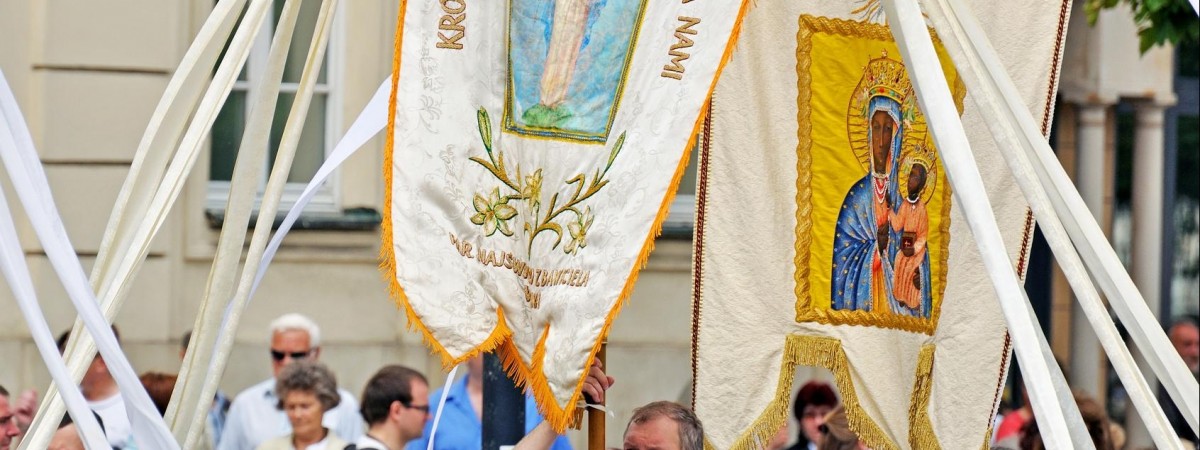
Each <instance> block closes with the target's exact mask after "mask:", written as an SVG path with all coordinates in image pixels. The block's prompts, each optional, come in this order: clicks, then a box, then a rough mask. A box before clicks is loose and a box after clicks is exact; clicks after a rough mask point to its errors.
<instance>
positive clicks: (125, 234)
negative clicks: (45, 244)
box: [21, 0, 270, 450]
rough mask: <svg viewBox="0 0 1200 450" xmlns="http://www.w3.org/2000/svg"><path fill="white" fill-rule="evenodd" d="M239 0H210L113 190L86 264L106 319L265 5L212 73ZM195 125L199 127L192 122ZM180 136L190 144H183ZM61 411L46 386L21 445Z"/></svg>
mask: <svg viewBox="0 0 1200 450" xmlns="http://www.w3.org/2000/svg"><path fill="white" fill-rule="evenodd" d="M245 1H246V0H222V1H221V2H219V3H218V4H217V5H216V7H215V8H214V10H213V14H212V15H210V16H209V19H208V21H207V22H206V23H205V25H204V27H203V28H202V29H201V32H200V35H199V36H197V38H196V41H195V42H193V44H192V46H191V47H190V48H189V49H188V52H187V54H186V55H185V57H184V60H183V62H181V63H180V67H179V70H177V71H176V73H175V75H174V76H173V77H172V79H171V81H170V82H169V83H168V86H167V91H166V92H165V93H164V94H163V98H162V99H161V100H160V101H159V105H158V107H157V109H156V110H155V113H154V115H153V116H152V118H151V121H150V124H149V126H148V127H147V130H146V134H145V135H144V136H143V138H142V141H141V143H140V144H139V147H138V151H137V153H136V154H135V156H134V160H133V164H132V165H131V167H130V176H129V178H127V180H126V183H125V185H124V186H122V189H121V192H120V194H119V195H118V198H117V202H116V205H115V206H114V211H113V214H112V217H111V218H110V220H109V226H108V229H106V231H105V235H104V240H103V241H102V242H101V247H100V252H99V254H98V255H97V261H96V265H95V267H94V268H93V274H92V275H93V276H92V281H93V284H92V289H94V290H95V292H97V293H98V295H97V297H98V298H99V300H100V307H101V309H102V311H103V313H104V315H105V317H106V318H108V320H111V319H112V318H113V317H114V316H115V315H116V313H117V310H119V309H120V306H121V300H122V299H123V298H124V294H125V292H126V290H127V287H128V286H127V284H128V282H129V280H131V279H132V278H133V276H134V275H135V274H136V273H137V271H138V269H140V267H141V264H142V262H143V261H144V257H145V254H146V252H147V251H148V249H149V243H150V240H151V239H153V238H154V235H155V234H156V233H157V231H158V229H159V228H160V227H161V225H162V221H163V219H164V218H165V217H166V214H167V209H168V208H169V206H170V204H171V203H173V201H174V199H175V198H176V196H177V195H178V190H179V188H180V187H181V186H182V182H183V179H184V178H186V175H187V172H188V169H190V168H191V163H192V162H194V160H195V157H196V156H197V155H198V153H197V152H198V149H199V145H200V143H201V140H202V139H203V138H204V137H205V136H207V130H208V129H209V128H210V127H211V125H212V120H213V119H215V115H216V111H217V110H219V109H220V107H221V106H222V104H223V102H224V99H225V98H226V97H227V96H228V93H229V90H230V89H231V88H232V86H233V83H234V81H236V76H237V73H238V72H239V71H240V70H241V67H242V64H243V63H244V62H245V59H246V56H247V55H248V48H249V45H250V43H251V42H252V41H253V37H254V33H257V31H258V30H259V29H260V28H261V26H260V25H261V22H262V19H263V17H265V15H264V14H265V12H266V8H267V7H268V6H270V0H254V4H255V7H252V8H250V10H249V11H247V13H246V14H245V16H244V20H243V21H242V24H241V27H240V28H239V30H238V33H237V34H236V35H235V36H234V38H233V40H232V42H231V43H230V45H229V47H228V53H227V54H226V58H225V60H224V61H223V62H222V63H221V65H220V67H219V68H218V70H217V72H216V74H215V75H212V74H211V72H210V71H211V67H212V62H213V61H215V59H216V57H217V54H218V53H219V51H220V50H221V48H222V47H223V45H224V42H225V38H226V37H227V36H228V34H229V29H230V28H231V27H232V26H233V23H234V21H236V20H237V18H238V16H239V14H238V12H239V11H240V10H241V6H242V5H243V4H244V3H245ZM206 64H207V65H206ZM210 76H211V77H212V79H213V83H212V85H211V86H210V88H209V89H208V90H207V91H206V92H205V93H204V96H203V100H202V101H201V104H200V107H199V109H197V110H196V111H194V113H195V114H194V115H195V117H196V120H195V122H193V124H192V126H191V127H190V128H189V129H188V133H187V135H188V137H189V138H187V139H185V145H183V146H182V147H183V148H184V150H183V151H182V152H181V154H180V155H176V157H175V158H174V159H175V162H173V163H172V164H171V169H172V170H171V172H169V173H168V174H167V176H166V178H165V179H164V178H163V176H162V170H163V166H165V165H166V164H167V160H168V159H171V152H170V150H172V149H173V148H174V145H175V143H176V141H177V140H178V139H179V136H180V133H181V132H182V130H183V126H184V124H186V123H187V120H188V118H189V116H192V115H193V108H192V106H193V105H194V104H195V101H196V100H197V99H198V98H199V97H200V92H201V91H202V90H203V89H201V88H202V87H203V85H204V83H205V82H206V81H207V80H208V78H209V77H210ZM204 122H207V124H204ZM200 127H202V128H203V130H196V129H197V128H200ZM187 142H191V143H192V145H190V146H189V145H186V143H187ZM160 180H161V183H160ZM160 185H161V186H160ZM172 186H173V188H172ZM81 327H82V324H81V323H80V322H78V321H77V322H76V325H75V328H74V331H75V332H73V333H72V334H71V339H70V340H69V341H68V343H67V346H66V349H65V351H64V355H65V357H66V359H67V366H68V368H69V370H71V374H72V376H74V377H75V379H81V378H82V377H83V373H84V371H85V370H86V369H87V366H88V364H89V363H90V361H91V359H92V356H93V355H94V354H95V351H96V350H95V344H94V342H93V341H92V337H91V336H90V335H88V334H86V333H80V332H78V331H79V330H81V329H82V328H81ZM62 413H63V404H62V400H61V398H60V397H59V395H58V392H57V390H56V389H54V387H53V386H51V387H50V388H49V389H47V392H46V396H45V399H44V401H43V402H42V406H41V409H39V411H38V415H37V417H36V418H35V420H34V424H33V425H32V428H31V430H30V433H29V435H27V436H26V439H25V440H24V441H23V442H22V443H21V448H22V449H33V450H38V449H41V448H45V446H46V445H49V442H50V437H51V435H53V433H54V430H55V428H56V427H57V422H56V421H55V419H53V418H54V417H60V416H61V415H62Z"/></svg>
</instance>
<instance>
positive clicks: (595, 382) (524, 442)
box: [515, 360, 615, 450]
mask: <svg viewBox="0 0 1200 450" xmlns="http://www.w3.org/2000/svg"><path fill="white" fill-rule="evenodd" d="M601 366H602V364H601V363H600V361H599V360H597V361H594V362H593V363H592V367H591V368H589V369H588V375H587V378H584V380H583V392H584V393H586V394H587V395H588V397H589V398H590V400H589V402H594V403H599V404H604V396H605V393H606V392H607V391H608V388H610V387H612V385H613V383H614V382H615V380H614V379H613V377H610V376H608V375H607V374H605V373H604V370H603V369H601V368H600V367H601ZM562 437H563V436H560V435H559V434H558V433H555V432H554V428H551V427H550V423H548V422H545V421H543V422H542V423H540V424H538V426H537V427H534V429H533V430H532V431H530V432H529V433H527V434H526V435H525V437H524V438H522V439H521V441H520V442H517V445H516V447H515V450H548V449H549V448H550V447H552V446H553V445H554V443H555V442H556V441H557V440H558V439H561V438H562Z"/></svg>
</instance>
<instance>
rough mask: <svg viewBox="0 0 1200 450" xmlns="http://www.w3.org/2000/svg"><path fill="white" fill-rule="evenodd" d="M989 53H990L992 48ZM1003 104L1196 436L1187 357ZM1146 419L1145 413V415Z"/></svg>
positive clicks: (1096, 274)
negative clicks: (1176, 349)
mask: <svg viewBox="0 0 1200 450" xmlns="http://www.w3.org/2000/svg"><path fill="white" fill-rule="evenodd" d="M956 15H957V16H958V17H959V18H960V21H961V22H962V23H963V26H964V27H965V28H967V29H972V28H974V29H978V25H977V24H975V23H973V18H971V17H969V15H968V14H963V13H957V14H956ZM975 33H977V32H975ZM973 34H974V33H973ZM972 42H973V43H974V45H976V49H975V50H976V52H977V53H978V54H979V56H980V64H982V67H981V72H983V73H986V74H990V76H992V77H993V81H994V83H995V84H997V85H998V86H1000V87H1001V88H1002V90H1003V91H1008V92H1012V91H1013V90H1014V89H1015V88H1014V87H1013V83H1012V80H1011V79H1010V78H1008V76H1007V73H1005V72H1004V71H1003V66H1002V65H1000V64H999V62H998V58H997V57H995V51H994V50H992V51H986V50H984V45H983V44H985V43H986V42H984V41H981V40H975V41H972ZM988 48H989V49H990V47H988ZM998 99H999V100H1001V101H1003V102H1004V103H1005V107H1006V108H1007V109H1008V110H1009V111H1014V112H1013V113H1012V114H1013V117H1015V118H1016V119H1017V126H1019V133H1020V135H1022V136H1023V137H1024V141H1025V142H1027V143H1028V144H1029V145H1028V146H1022V147H1021V148H1022V150H1024V152H1025V153H1026V155H1027V156H1028V158H1029V160H1030V163H1031V165H1032V168H1033V172H1034V173H1035V174H1036V175H1037V177H1038V179H1039V180H1040V181H1041V183H1042V184H1043V185H1045V186H1047V187H1048V188H1047V189H1046V192H1047V194H1048V197H1049V200H1050V202H1051V204H1052V205H1053V206H1054V210H1055V211H1056V212H1057V213H1058V217H1059V219H1061V221H1062V224H1063V226H1064V228H1065V230H1066V232H1067V234H1068V235H1069V236H1070V238H1071V240H1072V241H1073V242H1074V243H1075V247H1076V249H1077V250H1078V251H1079V254H1080V256H1082V259H1083V261H1084V262H1085V263H1086V265H1087V267H1088V269H1089V270H1090V271H1091V273H1092V275H1093V276H1092V279H1093V280H1095V282H1096V284H1097V285H1099V286H1100V289H1101V290H1102V291H1103V292H1104V294H1105V295H1106V296H1108V301H1109V305H1110V306H1111V307H1112V309H1113V312H1114V313H1116V315H1117V317H1118V318H1119V319H1120V320H1121V323H1123V324H1124V325H1125V328H1126V330H1127V331H1128V332H1129V336H1130V337H1131V338H1132V339H1133V341H1134V343H1135V344H1136V345H1137V347H1138V348H1139V349H1141V350H1142V353H1143V355H1144V356H1145V357H1146V359H1147V362H1148V363H1149V364H1150V367H1151V369H1152V370H1153V371H1154V373H1155V375H1157V376H1158V378H1159V380H1161V381H1162V382H1163V386H1164V387H1166V390H1167V392H1168V393H1169V394H1170V396H1171V399H1173V400H1174V401H1175V403H1176V404H1177V405H1179V406H1180V408H1179V409H1180V411H1182V412H1183V416H1184V418H1185V419H1186V420H1187V422H1188V425H1190V426H1191V428H1192V430H1193V431H1197V430H1198V427H1197V424H1198V422H1200V385H1198V384H1197V382H1196V379H1195V378H1193V377H1192V376H1191V373H1190V372H1189V371H1188V369H1187V366H1186V365H1184V363H1183V360H1182V358H1180V357H1179V355H1178V354H1176V353H1175V352H1173V351H1169V349H1171V348H1172V345H1171V342H1170V340H1168V339H1167V335H1166V333H1165V332H1164V331H1163V329H1162V326H1161V325H1160V324H1159V322H1158V320H1157V319H1156V318H1155V316H1154V313H1152V312H1151V311H1150V309H1149V307H1148V306H1146V300H1145V299H1144V298H1143V297H1142V295H1141V293H1140V292H1139V291H1138V289H1137V286H1136V285H1134V283H1133V279H1131V278H1130V277H1129V272H1127V271H1126V270H1125V266H1124V265H1123V264H1122V263H1121V260H1120V259H1119V258H1118V257H1117V254H1116V252H1115V251H1114V250H1113V248H1112V246H1111V245H1109V243H1108V239H1107V238H1106V237H1105V236H1104V232H1103V230H1101V229H1100V225H1099V224H1098V223H1097V222H1096V220H1095V216H1093V215H1092V214H1091V212H1089V211H1088V208H1087V204H1086V203H1084V201H1083V198H1082V197H1080V195H1079V191H1078V190H1076V188H1075V185H1074V183H1072V182H1071V179H1070V177H1069V176H1067V174H1066V171H1064V170H1063V168H1062V166H1061V165H1060V164H1059V163H1058V159H1057V157H1055V156H1054V150H1053V149H1051V148H1050V145H1049V144H1048V143H1047V142H1046V141H1045V140H1043V139H1040V137H1041V133H1040V131H1038V127H1037V125H1036V124H1035V123H1034V121H1033V118H1032V117H1029V116H1028V115H1027V114H1024V115H1022V114H1018V113H1016V111H1021V106H1019V100H1017V98H1016V97H1010V96H1006V95H1001V96H999V97H998ZM1135 406H1136V404H1135ZM1139 411H1141V408H1139ZM1143 414H1145V413H1144V412H1143Z"/></svg>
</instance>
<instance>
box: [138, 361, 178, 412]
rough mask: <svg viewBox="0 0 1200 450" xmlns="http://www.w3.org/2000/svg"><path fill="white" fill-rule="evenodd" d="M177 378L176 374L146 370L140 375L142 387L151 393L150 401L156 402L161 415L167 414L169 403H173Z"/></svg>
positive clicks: (155, 404) (155, 405)
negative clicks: (172, 393) (172, 395)
mask: <svg viewBox="0 0 1200 450" xmlns="http://www.w3.org/2000/svg"><path fill="white" fill-rule="evenodd" d="M176 378H178V377H177V376H176V375H172V374H169V373H162V372H146V373H143V374H142V376H140V377H138V380H141V382H142V387H144V388H146V393H147V394H150V401H152V402H154V407H155V408H157V409H158V413H159V414H161V415H166V414H167V405H168V404H170V403H171V391H173V390H175V379H176Z"/></svg>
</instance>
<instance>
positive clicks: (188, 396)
mask: <svg viewBox="0 0 1200 450" xmlns="http://www.w3.org/2000/svg"><path fill="white" fill-rule="evenodd" d="M299 13H300V0H288V1H286V2H285V3H284V5H283V9H282V11H280V13H279V19H278V24H277V25H276V29H275V37H274V39H273V40H272V43H271V50H270V54H269V55H268V57H267V64H266V68H265V70H264V72H265V73H264V74H263V76H262V77H261V79H260V80H258V83H257V88H256V89H255V90H254V93H255V94H254V96H253V98H252V99H251V100H252V102H253V106H252V107H251V109H250V117H249V119H248V121H247V123H246V129H245V133H244V134H243V136H242V140H241V145H240V148H239V150H238V152H237V160H236V162H235V164H234V168H233V177H232V180H231V181H230V189H229V197H228V202H227V204H226V207H225V226H223V227H222V228H221V235H220V238H219V239H218V242H217V252H216V255H215V256H214V258H213V263H212V268H211V269H210V270H209V276H208V285H207V286H206V288H205V291H204V296H203V298H202V299H201V302H200V310H199V312H198V313H197V314H196V319H195V323H194V325H193V326H192V330H193V331H192V339H191V342H190V344H189V345H188V349H187V351H186V353H185V355H184V360H183V365H182V366H181V367H180V369H179V380H180V382H177V383H176V384H175V389H174V392H173V393H172V402H171V407H172V409H173V411H171V410H169V411H167V421H168V423H170V424H171V430H172V432H174V433H175V437H176V438H177V439H179V441H180V442H183V443H184V444H188V442H187V439H188V436H189V434H200V433H199V432H198V431H193V430H198V429H202V428H203V427H202V426H197V424H203V423H204V420H203V418H204V417H206V416H207V414H208V409H209V406H208V405H210V404H211V400H205V398H209V399H211V398H212V395H213V394H214V393H209V394H208V396H207V397H205V395H204V393H203V390H204V389H203V385H204V384H206V380H208V379H212V380H213V382H214V383H215V382H216V381H218V380H219V379H220V375H221V374H222V373H223V371H210V370H209V366H210V361H211V360H212V355H213V350H214V348H215V344H216V342H215V341H216V336H217V335H216V333H215V330H213V329H212V328H213V326H215V325H218V324H219V321H220V318H221V311H223V310H224V306H225V305H226V303H227V302H228V301H229V299H230V298H231V297H232V296H233V292H234V287H235V282H236V280H237V272H238V270H237V269H238V263H239V262H240V261H241V257H242V247H243V246H244V245H245V242H246V225H245V224H246V223H248V222H249V220H250V213H251V210H252V209H253V208H254V203H255V199H256V196H257V193H258V181H259V177H261V176H262V171H263V166H264V165H265V164H266V161H267V148H268V147H269V145H268V144H269V142H270V131H271V123H272V122H273V119H274V117H275V114H274V112H275V107H276V104H277V103H278V100H279V88H280V80H281V79H282V77H283V68H284V65H285V63H286V62H287V57H288V54H289V53H290V52H289V50H290V47H291V41H292V36H293V34H294V31H295V28H296V20H297V18H298V17H299ZM300 94H302V93H298V95H300ZM222 369H223V367H222ZM214 391H215V388H214ZM173 413H175V414H173ZM176 414H177V415H178V417H176ZM186 446H187V445H185V447H186Z"/></svg>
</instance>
